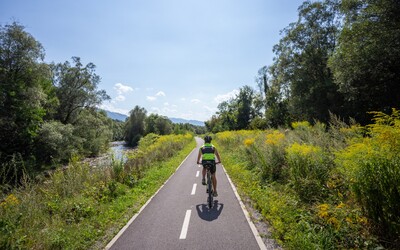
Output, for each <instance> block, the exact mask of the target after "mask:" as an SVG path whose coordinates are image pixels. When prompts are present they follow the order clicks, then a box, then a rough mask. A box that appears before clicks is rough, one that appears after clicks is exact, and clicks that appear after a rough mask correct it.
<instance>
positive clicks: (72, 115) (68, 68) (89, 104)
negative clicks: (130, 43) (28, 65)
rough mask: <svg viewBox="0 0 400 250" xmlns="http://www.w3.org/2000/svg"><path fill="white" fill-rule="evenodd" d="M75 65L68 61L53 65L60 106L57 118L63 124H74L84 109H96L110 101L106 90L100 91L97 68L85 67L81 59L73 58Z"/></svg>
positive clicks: (92, 66) (90, 65)
mask: <svg viewBox="0 0 400 250" xmlns="http://www.w3.org/2000/svg"><path fill="white" fill-rule="evenodd" d="M72 61H73V63H74V65H73V66H72V65H71V63H70V62H68V61H66V62H64V63H59V64H56V65H53V73H54V79H53V84H54V86H56V87H57V97H58V99H59V100H60V106H59V108H58V111H57V115H56V118H57V119H58V120H60V121H61V122H62V123H64V124H67V123H74V122H75V120H76V119H77V117H78V115H79V112H80V111H81V110H82V109H83V108H94V107H95V106H98V105H99V104H101V103H102V101H104V100H108V99H110V97H109V96H108V95H107V94H106V92H105V91H104V90H98V89H97V85H98V84H99V82H100V77H99V76H98V75H96V74H95V68H96V66H95V65H94V64H93V63H88V64H87V65H86V66H84V67H83V65H82V63H81V60H80V58H79V57H72Z"/></svg>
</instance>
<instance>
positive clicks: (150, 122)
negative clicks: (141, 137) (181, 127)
mask: <svg viewBox="0 0 400 250" xmlns="http://www.w3.org/2000/svg"><path fill="white" fill-rule="evenodd" d="M145 127H146V129H145V131H146V134H150V133H155V134H158V135H168V134H170V133H171V131H172V122H171V120H169V119H168V118H167V117H165V116H160V115H158V114H150V115H149V116H148V117H147V118H146V120H145Z"/></svg>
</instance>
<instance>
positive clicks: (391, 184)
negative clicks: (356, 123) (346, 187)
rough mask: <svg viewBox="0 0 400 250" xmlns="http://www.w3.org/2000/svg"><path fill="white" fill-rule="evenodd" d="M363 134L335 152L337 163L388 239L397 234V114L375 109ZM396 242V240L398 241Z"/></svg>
mask: <svg viewBox="0 0 400 250" xmlns="http://www.w3.org/2000/svg"><path fill="white" fill-rule="evenodd" d="M374 115H375V116H374V117H375V118H374V121H375V123H374V124H371V125H368V126H367V129H368V131H367V135H368V137H365V138H357V139H356V140H353V141H352V142H351V144H350V145H349V146H348V147H347V148H345V149H344V150H342V151H339V152H338V153H337V164H338V165H339V166H340V169H341V171H342V173H343V175H344V176H345V177H346V178H347V180H348V181H349V183H351V186H352V190H353V191H354V193H355V195H356V198H357V200H358V202H359V203H360V205H361V206H362V208H363V209H364V211H366V213H367V215H368V217H369V218H370V219H371V220H372V222H373V223H374V225H375V228H376V230H377V232H378V233H379V234H380V235H382V236H384V238H387V239H388V240H393V239H395V240H396V239H397V241H398V239H399V238H398V237H399V235H400V209H399V201H400V157H399V153H400V114H399V111H398V110H395V109H394V110H393V113H392V115H386V114H383V113H380V112H374ZM397 244H399V242H397Z"/></svg>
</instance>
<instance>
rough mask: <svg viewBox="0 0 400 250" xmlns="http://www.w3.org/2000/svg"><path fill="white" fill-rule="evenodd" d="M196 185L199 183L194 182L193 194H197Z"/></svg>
mask: <svg viewBox="0 0 400 250" xmlns="http://www.w3.org/2000/svg"><path fill="white" fill-rule="evenodd" d="M196 187H197V183H195V184H193V188H192V193H191V195H195V193H196Z"/></svg>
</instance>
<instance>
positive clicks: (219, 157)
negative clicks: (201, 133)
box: [215, 149, 221, 163]
mask: <svg viewBox="0 0 400 250" xmlns="http://www.w3.org/2000/svg"><path fill="white" fill-rule="evenodd" d="M215 155H216V156H217V158H218V161H217V163H221V156H219V153H218V150H217V149H215Z"/></svg>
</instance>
